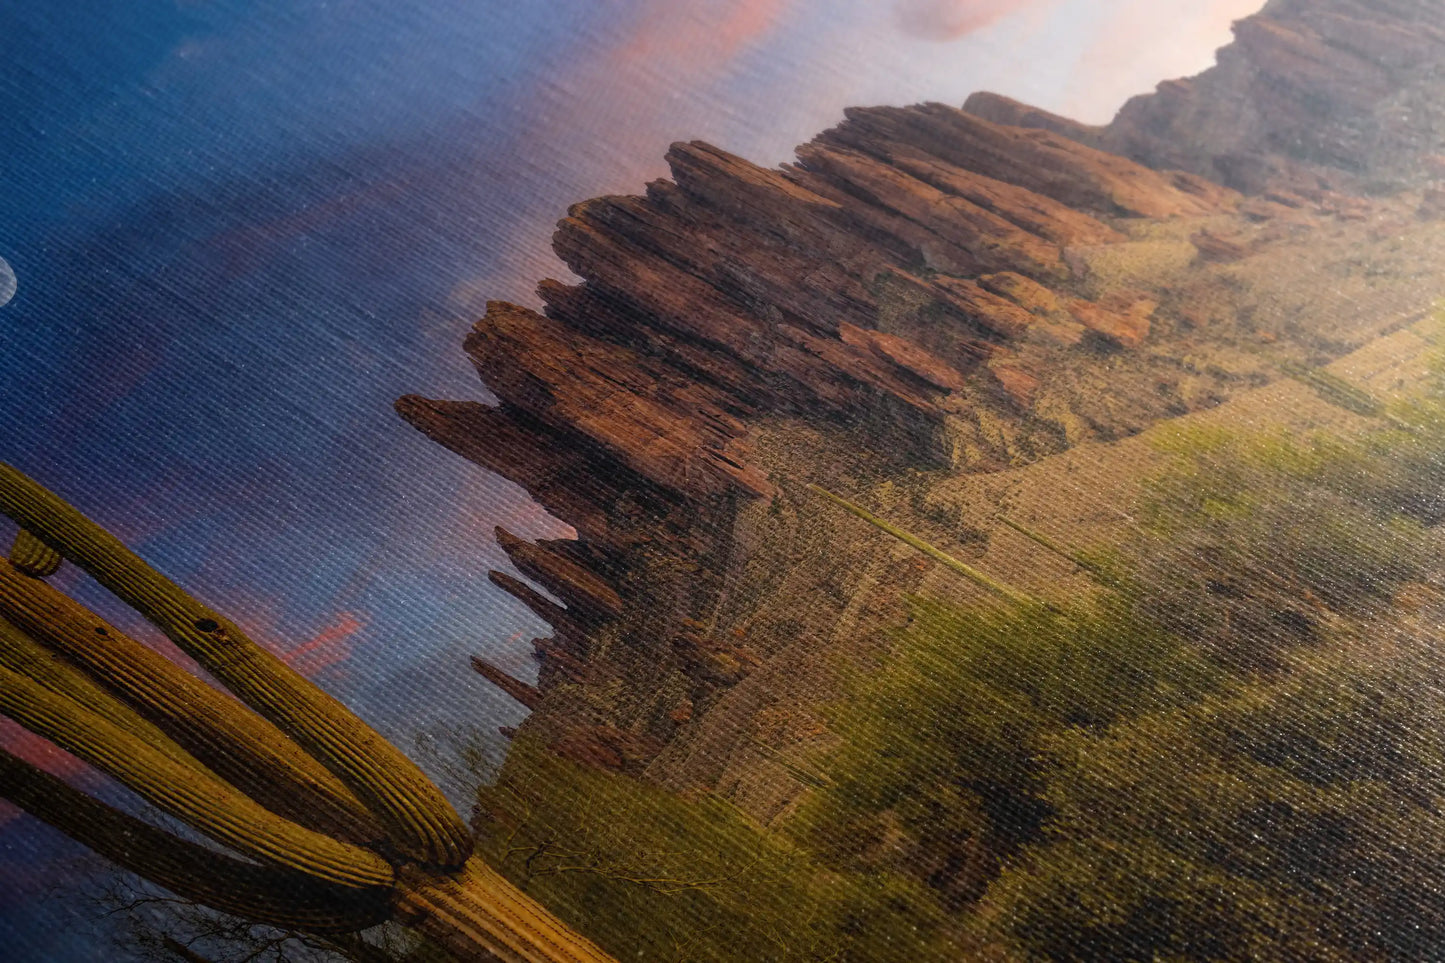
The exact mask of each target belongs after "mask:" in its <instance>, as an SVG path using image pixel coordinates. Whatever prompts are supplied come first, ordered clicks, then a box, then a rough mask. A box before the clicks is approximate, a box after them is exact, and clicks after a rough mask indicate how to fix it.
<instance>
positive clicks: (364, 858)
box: [0, 666, 393, 889]
mask: <svg viewBox="0 0 1445 963" xmlns="http://www.w3.org/2000/svg"><path fill="white" fill-rule="evenodd" d="M0 713H3V714H4V715H6V716H9V717H10V718H11V719H13V720H15V721H16V722H18V723H20V725H22V726H24V727H25V728H26V729H29V730H30V731H31V732H33V733H35V734H36V735H38V736H42V737H44V738H46V739H49V740H50V741H51V742H53V743H55V744H56V745H57V746H59V747H60V748H62V749H64V750H66V751H67V752H69V753H71V754H72V755H75V756H77V757H79V758H80V759H82V760H84V761H85V762H88V763H90V764H91V765H92V766H95V767H96V768H97V769H99V770H101V771H102V772H105V773H107V774H109V775H111V776H114V777H115V778H116V779H118V780H120V781H121V782H122V783H124V784H125V785H127V786H129V787H130V788H131V789H132V790H134V791H135V792H136V793H137V794H139V795H140V796H142V797H143V798H145V799H146V800H147V801H149V802H151V803H152V804H153V805H155V806H156V807H157V808H159V809H161V810H162V811H164V812H166V813H169V814H170V815H172V816H175V817H176V818H178V819H180V820H181V821H183V822H185V823H186V824H187V825H189V826H191V827H192V828H194V829H195V830H197V831H198V832H201V833H203V834H205V835H207V836H209V837H211V838H212V839H214V840H216V841H217V842H220V843H222V844H224V845H227V846H230V847H233V848H235V849H236V850H237V851H239V852H241V853H242V854H244V855H247V856H250V857H253V858H255V859H259V860H262V861H264V862H267V863H271V864H273V865H277V866H283V867H286V868H289V869H293V870H296V871H299V872H302V873H305V874H306V875H308V876H313V877H315V878H317V879H319V880H322V881H325V882H329V883H334V884H336V885H339V886H350V887H354V888H357V889H367V888H371V887H377V886H390V885H391V883H392V880H393V874H392V869H391V867H390V866H389V865H387V863H386V861H385V860H383V859H382V858H381V857H380V856H377V855H376V854H375V853H372V852H370V851H368V850H365V849H362V848H360V847H358V846H352V845H350V844H349V843H343V842H340V841H338V840H335V839H332V838H330V837H329V836H323V835H321V834H320V833H314V832H312V831H311V830H309V829H305V828H303V827H301V826H298V825H296V824H295V823H292V822H290V821H288V820H285V819H282V818H281V817H280V816H277V815H276V814H275V813H272V812H270V811H269V810H267V809H264V808H262V807H261V805H260V804H258V803H256V802H254V801H253V800H252V799H250V797H248V796H245V795H243V794H241V793H240V792H239V791H237V790H235V789H233V788H231V787H230V786H228V785H226V784H225V783H224V782H222V781H221V780H219V779H217V778H216V777H215V776H214V775H213V774H212V773H211V772H209V771H208V770H206V769H203V768H201V767H200V766H198V765H195V764H194V763H190V764H188V762H187V761H185V760H183V759H182V758H179V757H178V755H177V754H173V753H168V752H166V751H165V750H163V749H158V748H155V747H153V746H149V745H146V744H145V743H144V742H142V741H141V740H140V739H137V738H136V737H135V736H132V735H130V734H129V733H127V732H125V731H124V730H123V729H120V728H119V727H117V726H115V725H112V724H111V723H109V722H107V721H106V720H105V719H104V718H102V717H101V716H99V715H97V714H96V713H94V712H91V711H89V710H88V709H85V708H83V707H82V706H79V705H77V704H76V703H74V702H72V701H70V700H69V699H67V698H66V697H64V696H61V695H58V694H56V693H54V692H51V691H50V690H49V689H47V688H45V687H44V686H42V685H40V684H39V683H38V682H35V681H33V680H31V679H28V678H26V677H25V676H23V675H20V674H18V673H16V672H14V671H12V670H10V669H8V668H5V667H4V666H0Z"/></svg>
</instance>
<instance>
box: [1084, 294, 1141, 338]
mask: <svg viewBox="0 0 1445 963" xmlns="http://www.w3.org/2000/svg"><path fill="white" fill-rule="evenodd" d="M1068 309H1069V313H1070V314H1071V315H1073V317H1074V320H1076V321H1078V322H1079V323H1080V324H1082V325H1083V326H1084V327H1086V328H1088V329H1089V330H1090V331H1092V332H1094V333H1095V334H1097V335H1100V336H1101V337H1104V338H1106V339H1108V340H1110V341H1113V342H1114V343H1116V344H1118V345H1121V346H1122V347H1125V348H1137V347H1138V346H1139V345H1141V344H1143V343H1144V339H1145V338H1147V337H1148V336H1149V329H1150V322H1149V319H1148V318H1141V317H1139V316H1137V315H1128V314H1120V313H1119V312H1117V311H1110V310H1108V309H1107V308H1103V307H1100V306H1099V305H1097V304H1095V303H1093V302H1092V301H1084V300H1080V299H1078V298H1075V299H1073V300H1071V301H1069V303H1068Z"/></svg>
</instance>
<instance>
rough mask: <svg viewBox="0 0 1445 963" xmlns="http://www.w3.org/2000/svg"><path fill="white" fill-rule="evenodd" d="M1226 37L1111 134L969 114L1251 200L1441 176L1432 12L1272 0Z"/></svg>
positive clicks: (1441, 116)
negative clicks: (1433, 160) (1208, 63)
mask: <svg viewBox="0 0 1445 963" xmlns="http://www.w3.org/2000/svg"><path fill="white" fill-rule="evenodd" d="M1234 34H1235V41H1234V43H1232V44H1230V45H1229V46H1227V47H1225V48H1224V49H1222V50H1221V51H1220V52H1219V58H1218V64H1217V65H1216V66H1214V67H1213V68H1211V69H1209V70H1207V71H1205V72H1204V73H1202V74H1200V75H1199V76H1197V77H1193V78H1190V79H1187V80H1171V81H1168V82H1166V83H1163V84H1160V85H1159V88H1158V90H1157V91H1155V92H1154V93H1152V94H1146V95H1144V96H1140V97H1136V98H1134V99H1133V100H1131V101H1129V103H1128V104H1126V105H1125V106H1124V108H1123V110H1121V111H1120V112H1119V115H1118V116H1117V117H1116V118H1115V119H1114V122H1113V123H1112V124H1110V125H1109V126H1107V127H1088V126H1085V125H1083V124H1078V123H1076V122H1074V121H1071V120H1068V119H1067V118H1062V117H1057V116H1055V115H1052V114H1049V113H1047V112H1046V111H1040V110H1037V109H1036V108H1031V107H1026V106H1024V105H1021V104H1017V103H1014V102H1012V101H1009V100H1007V99H1006V98H1001V97H997V96H994V95H987V94H984V95H976V96H975V97H974V98H973V99H971V100H970V101H969V104H968V109H969V110H970V111H972V112H974V113H976V114H978V115H979V116H981V117H986V118H989V119H991V120H994V121H997V122H1001V123H1009V124H1018V125H1021V126H1025V127H1031V128H1038V129H1047V130H1052V131H1055V132H1057V133H1060V134H1063V135H1064V136H1066V137H1071V138H1074V139H1076V140H1078V141H1080V142H1081V143H1085V144H1090V145H1092V146H1095V147H1099V148H1101V149H1104V150H1109V151H1114V152H1116V153H1119V154H1122V155H1124V156H1126V157H1130V158H1132V159H1134V160H1136V161H1139V162H1141V163H1143V164H1146V165H1148V166H1151V167H1170V168H1179V169H1182V170H1188V171H1192V172H1194V173H1196V174H1201V175H1203V176H1205V177H1208V178H1211V179H1213V180H1216V181H1218V182H1220V183H1222V184H1228V185H1230V186H1232V187H1236V188H1238V189H1240V190H1244V191H1249V192H1261V191H1265V190H1268V189H1270V188H1279V187H1282V186H1285V187H1294V188H1299V187H1302V186H1303V187H1307V188H1315V189H1318V188H1321V187H1326V188H1342V187H1346V186H1350V185H1354V186H1357V187H1363V188H1367V189H1384V188H1388V187H1391V186H1398V185H1401V184H1412V183H1419V182H1420V181H1422V180H1426V179H1430V178H1433V177H1438V176H1440V174H1441V172H1440V171H1439V170H1434V169H1432V166H1433V165H1431V164H1430V163H1429V162H1428V160H1427V159H1428V158H1430V157H1431V156H1432V155H1438V154H1440V153H1442V152H1445V104H1442V103H1441V101H1440V97H1439V91H1440V84H1441V78H1442V76H1445V5H1442V4H1441V3H1440V2H1439V0H1271V2H1270V3H1269V4H1268V5H1267V6H1265V8H1264V10H1263V11H1262V12H1260V13H1259V14H1257V15H1255V16H1252V17H1247V18H1245V19H1244V20H1241V21H1239V22H1238V23H1237V24H1235V28H1234Z"/></svg>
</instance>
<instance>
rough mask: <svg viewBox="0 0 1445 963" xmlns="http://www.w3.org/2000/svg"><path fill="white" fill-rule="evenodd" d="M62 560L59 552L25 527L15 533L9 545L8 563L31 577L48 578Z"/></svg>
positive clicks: (58, 567)
mask: <svg viewBox="0 0 1445 963" xmlns="http://www.w3.org/2000/svg"><path fill="white" fill-rule="evenodd" d="M62 561H64V559H62V558H61V555H60V553H59V552H57V551H56V550H55V549H53V548H51V547H50V546H49V545H46V544H45V543H44V542H42V541H41V540H40V539H38V538H36V537H35V536H34V535H32V534H30V533H29V532H28V531H26V530H25V529H23V528H22V529H20V531H18V532H16V533H15V544H14V545H12V546H11V547H10V564H12V565H14V566H15V567H16V568H18V569H19V570H20V571H22V572H24V573H25V574H26V575H29V576H31V577H32V578H48V577H50V576H51V575H54V574H55V573H56V572H58V571H60V563H61V562H62Z"/></svg>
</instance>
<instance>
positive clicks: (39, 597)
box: [0, 560, 383, 844]
mask: <svg viewBox="0 0 1445 963" xmlns="http://www.w3.org/2000/svg"><path fill="white" fill-rule="evenodd" d="M0 616H3V617H4V618H5V619H8V620H9V621H11V622H13V623H14V624H15V625H16V626H18V627H19V628H20V629H22V630H23V631H24V632H25V633H26V634H27V635H29V636H30V637H32V638H33V639H35V640H37V641H38V642H39V643H41V644H42V645H44V646H45V647H47V648H49V649H51V650H53V651H54V652H56V653H58V654H59V655H61V656H62V657H64V658H65V659H66V660H67V661H68V662H70V663H71V664H73V665H74V666H76V667H77V668H78V669H79V670H80V671H82V672H84V673H85V674H86V675H87V676H89V677H90V678H91V679H93V680H95V681H96V682H97V683H99V684H100V685H101V686H103V687H104V688H105V689H107V690H108V691H109V692H110V693H111V694H112V695H114V696H116V697H117V698H118V699H120V700H121V701H122V702H125V703H126V704H127V705H129V706H130V707H131V708H132V709H134V710H135V711H136V712H138V713H139V714H140V715H142V716H143V717H145V718H146V719H148V720H149V721H150V722H151V723H154V724H155V726H157V727H158V728H159V729H160V730H161V731H162V732H164V733H165V734H166V735H167V736H169V737H170V738H171V739H172V740H173V741H174V742H175V743H176V744H177V745H179V746H180V747H181V748H182V749H184V750H185V751H186V752H188V753H190V754H191V755H192V756H194V757H195V758H196V759H198V760H199V761H200V762H201V764H202V765H204V766H206V767H207V768H209V769H211V770H212V771H213V772H215V773H216V775H218V776H220V777H221V778H222V779H224V780H226V781H227V782H229V783H231V784H232V785H233V786H235V787H236V788H237V789H239V790H241V791H242V792H244V793H245V794H246V795H248V796H250V797H251V798H252V799H254V800H256V801H257V802H259V803H260V804H261V805H263V806H265V807H266V808H267V809H270V810H271V811H272V812H275V813H277V814H278V815H281V816H285V817H286V818H287V819H290V820H291V821H292V822H296V823H300V824H301V825H303V826H305V827H307V828H308V829H314V830H316V831H317V832H324V833H326V834H327V835H330V836H335V837H337V838H338V839H342V840H345V841H347V842H353V843H361V844H369V843H375V842H376V841H378V840H380V839H381V838H382V836H383V832H382V829H381V826H380V825H379V824H378V823H377V822H376V819H375V817H373V816H372V815H371V813H370V811H369V810H367V808H366V807H365V805H363V804H362V802H361V800H359V799H357V798H356V796H355V795H354V794H353V793H352V792H351V790H349V789H347V788H346V787H345V786H344V785H343V784H342V783H341V781H340V780H339V779H337V778H336V777H335V776H333V775H332V774H331V773H330V772H329V771H327V769H326V768H325V767H324V766H322V765H321V764H320V763H319V762H317V761H316V760H315V759H313V758H311V757H310V756H308V755H307V754H306V753H305V752H303V751H302V750H301V749H299V748H297V746H296V745H295V744H294V743H292V742H291V741H290V740H289V739H287V738H286V737H285V736H283V735H282V734H281V733H280V731H278V730H277V729H276V727H275V726H273V725H271V724H270V723H269V722H267V721H266V720H264V719H262V718H261V717H260V716H257V715H255V714H253V713H252V712H250V711H249V710H248V709H247V708H246V707H245V706H243V705H241V704H240V703H239V702H237V701H236V700H235V699H232V698H231V697H230V696H228V695H226V694H225V693H222V692H218V691H216V690H215V689H213V688H212V687H211V686H209V685H206V684H205V683H204V682H202V681H200V680H199V679H197V678H195V677H194V676H192V675H190V674H189V673H187V672H186V671H185V670H184V669H182V668H181V667H180V666H178V665H176V664H175V663H173V662H171V661H170V660H169V659H167V658H165V657H164V656H162V655H160V654H159V653H157V652H155V651H154V650H152V649H149V648H147V647H146V646H144V645H142V644H140V643H139V642H137V641H135V640H134V639H132V638H130V637H128V636H127V635H126V634H125V633H123V632H121V631H120V630H119V629H117V628H116V627H115V626H113V625H111V624H109V623H108V622H106V621H105V620H103V619H101V618H100V617H99V616H98V615H95V614H94V613H93V612H91V611H90V610H89V609H87V608H86V607H85V606H83V605H81V604H80V603H79V602H76V601H74V600H73V599H71V598H69V597H68V596H66V595H65V594H63V593H61V592H58V591H56V590H55V589H53V588H51V587H50V586H49V585H47V584H46V583H45V582H42V581H40V580H39V579H34V578H27V577H25V576H24V575H21V574H19V573H18V572H16V571H15V569H14V568H13V567H12V566H11V565H10V564H9V563H6V562H4V561H3V560H0ZM17 671H19V670H17ZM23 674H25V675H29V676H30V677H31V678H38V677H37V676H35V675H34V674H33V673H30V672H24V673H23ZM40 681H42V682H43V681H44V680H40ZM111 721H112V722H114V721H115V720H114V719H112V720H111Z"/></svg>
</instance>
